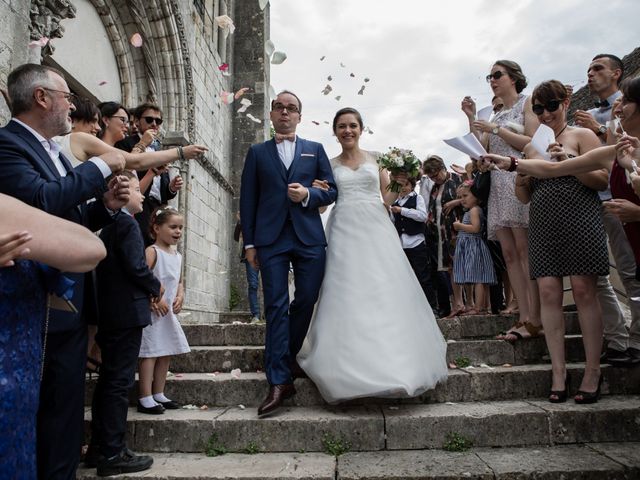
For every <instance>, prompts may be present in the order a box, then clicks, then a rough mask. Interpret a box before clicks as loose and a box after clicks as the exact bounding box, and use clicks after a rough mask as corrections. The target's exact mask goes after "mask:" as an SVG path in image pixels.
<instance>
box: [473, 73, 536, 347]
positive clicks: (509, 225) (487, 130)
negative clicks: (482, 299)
mask: <svg viewBox="0 0 640 480" xmlns="http://www.w3.org/2000/svg"><path fill="white" fill-rule="evenodd" d="M487 82H489V84H490V85H491V89H492V90H493V93H494V95H496V96H497V97H499V98H500V99H501V100H502V103H503V105H504V106H503V108H502V109H501V110H500V111H499V112H497V113H496V114H495V116H494V117H493V119H492V120H491V122H489V121H487V120H476V121H474V122H472V123H471V131H472V132H474V133H476V134H477V135H478V136H479V137H480V139H481V142H482V143H483V144H484V146H485V148H486V150H487V151H488V152H490V153H496V154H499V155H506V156H509V155H513V156H515V157H518V158H521V157H522V153H521V152H522V151H523V150H524V147H525V145H526V144H527V143H529V141H530V140H531V136H532V135H533V133H534V132H535V130H536V129H537V128H538V125H539V122H538V119H537V117H536V116H535V115H534V114H533V111H532V110H531V100H530V99H529V98H527V97H526V96H525V95H524V94H523V93H522V91H523V90H524V88H525V87H526V86H527V79H526V77H525V76H524V74H523V73H522V69H521V68H520V66H519V65H518V64H517V63H515V62H512V61H510V60H498V61H497V62H495V64H494V65H493V67H491V73H490V74H489V75H487ZM470 100H471V99H465V100H463V104H462V109H463V111H464V112H465V114H466V115H467V116H468V117H470V116H472V115H474V114H475V105H474V104H473V101H472V100H471V102H469V101H470ZM514 183H515V174H513V173H510V172H504V171H498V170H494V171H492V172H491V188H490V193H489V202H488V205H487V234H488V235H487V236H488V239H489V240H498V241H500V246H501V248H502V253H503V256H504V260H505V263H506V266H507V272H508V274H509V280H510V283H511V286H512V288H513V291H514V293H515V296H516V297H517V300H518V307H519V310H520V319H519V321H518V322H517V323H516V324H515V325H514V326H513V327H511V329H509V331H508V332H507V334H506V335H504V336H500V337H498V338H503V339H505V340H509V341H516V340H518V339H521V338H529V337H535V336H539V335H541V333H542V325H541V323H540V303H539V300H538V289H537V286H536V283H535V282H533V281H530V280H529V279H528V278H527V275H528V272H529V260H528V241H527V228H528V226H529V208H528V206H527V205H524V204H522V203H521V202H519V201H518V199H517V198H516V196H515V192H514Z"/></svg>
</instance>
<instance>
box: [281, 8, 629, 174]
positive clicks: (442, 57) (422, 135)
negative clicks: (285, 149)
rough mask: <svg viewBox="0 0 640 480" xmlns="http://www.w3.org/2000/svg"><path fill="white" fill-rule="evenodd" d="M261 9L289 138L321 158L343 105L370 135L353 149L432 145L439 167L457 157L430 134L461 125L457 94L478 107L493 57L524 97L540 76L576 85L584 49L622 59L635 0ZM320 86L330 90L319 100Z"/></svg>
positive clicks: (581, 78)
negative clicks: (519, 81)
mask: <svg viewBox="0 0 640 480" xmlns="http://www.w3.org/2000/svg"><path fill="white" fill-rule="evenodd" d="M270 6H271V7H270V8H271V40H272V41H273V42H274V44H275V48H276V50H281V51H284V52H285V53H286V54H287V57H288V58H287V60H286V61H285V62H284V63H282V64H281V65H272V66H271V84H272V86H273V87H274V88H275V90H276V91H280V90H282V89H289V90H293V91H294V92H296V93H297V94H298V95H299V96H300V97H301V99H302V102H303V112H302V122H301V124H300V126H299V127H298V134H299V135H300V136H302V137H304V138H308V139H312V140H317V141H320V142H322V143H323V144H324V146H325V149H326V150H327V153H328V155H329V157H332V156H335V155H337V154H338V153H339V152H340V146H339V144H338V143H337V142H336V140H335V138H334V137H333V134H332V132H331V127H330V125H327V124H325V123H324V122H331V121H332V119H333V115H334V114H335V112H336V111H337V110H338V109H339V108H342V107H346V106H351V107H355V108H357V109H358V110H360V112H361V113H362V115H363V117H364V121H365V125H367V126H368V127H369V128H370V129H371V130H372V131H373V134H368V133H365V134H363V137H362V140H361V146H362V147H363V148H365V149H368V150H379V151H385V150H387V149H388V147H390V146H398V147H403V148H410V149H412V150H413V151H414V152H415V153H416V154H417V155H418V156H419V157H420V158H421V159H423V158H424V157H425V156H426V155H427V154H430V153H437V154H439V155H441V156H443V157H444V158H445V160H446V161H447V163H451V162H459V163H460V162H464V161H465V158H464V157H463V156H461V155H460V154H458V153H457V152H456V151H455V150H453V149H451V148H450V147H448V146H446V145H445V144H444V143H442V139H443V138H449V137H453V136H457V135H463V134H465V133H467V132H468V126H467V122H466V117H465V116H464V115H463V113H462V112H461V111H460V101H461V100H462V97H464V96H465V95H471V96H472V97H473V98H474V99H475V100H476V103H477V104H478V107H479V108H480V107H483V106H486V105H488V104H489V103H490V100H491V97H492V94H491V90H490V88H489V86H488V84H487V83H486V81H485V76H486V75H487V74H488V73H489V70H490V68H491V65H492V64H493V62H494V61H495V60H497V59H501V58H502V59H509V60H514V61H516V62H518V63H519V64H520V66H521V67H522V69H523V71H524V73H525V75H526V76H527V79H528V81H529V86H528V87H527V89H526V90H525V93H531V91H532V89H533V87H534V86H535V85H536V84H537V83H539V82H541V81H543V80H548V79H552V78H555V79H558V80H560V81H562V82H564V83H570V84H573V85H576V89H577V88H579V87H581V86H584V84H585V80H586V70H587V66H588V64H589V62H590V60H591V58H592V57H593V56H594V55H595V54H597V53H614V54H616V55H618V56H619V57H621V58H622V57H623V56H624V55H626V54H628V53H629V52H631V51H632V50H633V49H634V48H635V47H637V46H640V42H639V41H638V35H637V31H638V30H637V24H638V14H639V13H640V7H639V6H638V1H637V0H605V1H601V0H599V1H594V0H586V1H585V0H553V1H552V0H535V1H534V0H445V1H437V2H436V1H432V0H394V1H377V0H375V1H374V0H271V2H270ZM594 26H595V28H594ZM323 56H324V57H325V59H324V60H323V61H321V60H320V58H321V57H323ZM340 63H342V64H344V65H345V67H341V66H340ZM351 73H353V74H354V75H355V77H351V76H350V74H351ZM329 75H331V76H332V78H333V80H332V81H328V80H327V77H328V76H329ZM365 77H367V78H369V79H370V81H369V82H367V83H365V82H364V78H365ZM327 84H330V85H331V86H332V88H333V90H332V91H331V93H330V94H329V95H326V96H325V95H323V94H322V93H321V91H322V90H323V89H324V87H325V86H326V85H327ZM362 85H365V90H364V94H363V95H358V91H359V90H360V87H361V86H362ZM338 95H340V96H341V99H340V100H339V101H338V100H336V99H335V97H336V96H338ZM313 121H316V122H319V123H320V125H315V124H314V123H312V122H313Z"/></svg>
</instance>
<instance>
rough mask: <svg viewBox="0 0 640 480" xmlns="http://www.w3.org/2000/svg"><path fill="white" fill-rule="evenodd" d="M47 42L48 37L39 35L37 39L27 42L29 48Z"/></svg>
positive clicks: (41, 45) (40, 45) (43, 44)
mask: <svg viewBox="0 0 640 480" xmlns="http://www.w3.org/2000/svg"><path fill="white" fill-rule="evenodd" d="M47 43H49V38H48V37H40V38H39V39H38V40H32V41H31V42H29V48H35V47H40V48H42V47H44V46H45V45H46V44H47Z"/></svg>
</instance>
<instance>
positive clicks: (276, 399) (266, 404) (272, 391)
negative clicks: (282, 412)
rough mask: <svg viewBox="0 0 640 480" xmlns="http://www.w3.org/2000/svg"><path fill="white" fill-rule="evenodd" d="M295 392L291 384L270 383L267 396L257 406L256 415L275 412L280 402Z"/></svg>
mask: <svg viewBox="0 0 640 480" xmlns="http://www.w3.org/2000/svg"><path fill="white" fill-rule="evenodd" d="M295 394H296V389H295V388H294V387H293V385H292V384H284V385H271V387H270V388H269V393H268V394H267V398H265V399H264V401H263V402H262V404H261V405H260V406H259V407H258V415H260V416H262V415H266V414H268V413H273V412H275V411H276V410H277V409H278V408H280V407H281V406H282V402H283V401H284V400H286V399H287V398H291V397H293V396H294V395H295Z"/></svg>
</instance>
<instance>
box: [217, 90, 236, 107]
mask: <svg viewBox="0 0 640 480" xmlns="http://www.w3.org/2000/svg"><path fill="white" fill-rule="evenodd" d="M233 99H234V93H233V92H226V91H224V90H223V91H222V92H220V100H222V103H224V104H225V105H229V104H230V103H233Z"/></svg>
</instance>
